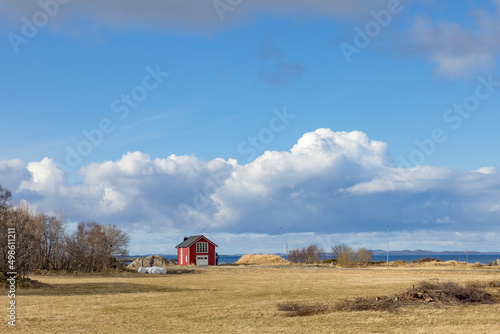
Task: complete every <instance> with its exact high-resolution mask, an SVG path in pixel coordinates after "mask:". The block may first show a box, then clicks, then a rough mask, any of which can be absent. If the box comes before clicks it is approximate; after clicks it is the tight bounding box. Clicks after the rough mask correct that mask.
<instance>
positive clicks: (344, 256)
mask: <svg viewBox="0 0 500 334" xmlns="http://www.w3.org/2000/svg"><path fill="white" fill-rule="evenodd" d="M332 253H333V254H334V255H335V257H336V260H337V262H336V263H337V264H338V265H340V266H342V267H352V266H355V265H358V266H362V267H364V266H367V265H368V263H370V261H371V260H372V251H371V250H369V249H366V248H364V247H361V248H359V249H358V250H357V251H354V249H353V248H352V247H350V246H348V245H346V244H345V243H340V244H338V245H335V246H333V247H332Z"/></svg>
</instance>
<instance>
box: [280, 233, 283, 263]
mask: <svg viewBox="0 0 500 334" xmlns="http://www.w3.org/2000/svg"><path fill="white" fill-rule="evenodd" d="M280 234H281V250H280V257H281V269H283V227H282V226H280Z"/></svg>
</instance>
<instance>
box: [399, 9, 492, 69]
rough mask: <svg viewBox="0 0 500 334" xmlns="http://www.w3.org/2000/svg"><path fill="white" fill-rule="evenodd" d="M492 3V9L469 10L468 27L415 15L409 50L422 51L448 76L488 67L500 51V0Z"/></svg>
mask: <svg viewBox="0 0 500 334" xmlns="http://www.w3.org/2000/svg"><path fill="white" fill-rule="evenodd" d="M492 3H493V4H494V5H495V6H496V11H494V12H490V11H488V10H487V9H484V8H479V9H471V10H470V11H469V13H468V14H469V16H470V17H471V18H472V20H473V22H474V24H473V25H472V26H466V25H463V24H460V23H457V22H453V21H449V20H432V19H431V18H428V17H421V16H420V17H416V18H415V20H414V24H413V26H412V27H411V29H410V31H409V37H410V42H411V44H412V47H413V51H414V52H417V53H421V54H424V55H425V56H426V57H428V59H429V60H430V61H432V62H434V63H435V64H436V65H437V70H438V71H439V72H440V73H443V74H445V75H448V76H451V77H460V76H469V75H472V74H475V73H476V72H477V71H479V70H491V69H492V68H493V67H494V66H496V59H495V58H496V57H497V56H498V53H499V51H500V1H499V0H495V1H492Z"/></svg>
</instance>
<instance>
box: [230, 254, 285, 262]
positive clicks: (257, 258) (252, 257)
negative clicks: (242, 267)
mask: <svg viewBox="0 0 500 334" xmlns="http://www.w3.org/2000/svg"><path fill="white" fill-rule="evenodd" d="M236 264H281V257H279V256H278V255H259V254H247V255H243V256H242V257H241V258H240V259H239V260H238V261H236ZM283 264H290V262H288V261H287V260H285V259H283Z"/></svg>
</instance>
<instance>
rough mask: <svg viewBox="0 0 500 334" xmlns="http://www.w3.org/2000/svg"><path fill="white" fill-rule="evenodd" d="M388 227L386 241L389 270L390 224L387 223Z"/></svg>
mask: <svg viewBox="0 0 500 334" xmlns="http://www.w3.org/2000/svg"><path fill="white" fill-rule="evenodd" d="M385 227H387V235H386V241H387V260H386V266H387V268H386V269H387V270H389V225H385Z"/></svg>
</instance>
